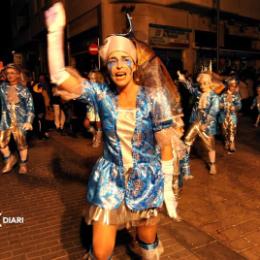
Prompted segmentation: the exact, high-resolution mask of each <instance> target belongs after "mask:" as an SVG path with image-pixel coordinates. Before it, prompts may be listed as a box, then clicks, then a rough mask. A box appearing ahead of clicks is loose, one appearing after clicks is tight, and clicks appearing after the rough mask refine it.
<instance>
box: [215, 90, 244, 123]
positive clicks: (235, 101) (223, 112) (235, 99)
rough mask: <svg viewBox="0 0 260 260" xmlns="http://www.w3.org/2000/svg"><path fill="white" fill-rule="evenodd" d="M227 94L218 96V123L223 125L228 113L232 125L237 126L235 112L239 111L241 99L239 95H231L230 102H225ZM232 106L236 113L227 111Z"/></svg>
mask: <svg viewBox="0 0 260 260" xmlns="http://www.w3.org/2000/svg"><path fill="white" fill-rule="evenodd" d="M227 96H228V94H227V93H223V94H222V95H221V96H220V111H219V123H221V124H222V123H223V122H224V121H225V118H226V117H227V115H228V114H229V113H230V118H231V120H232V122H233V124H234V125H235V126H236V125H237V114H236V112H237V111H239V110H240V109H241V98H240V95H239V94H238V93H237V94H233V95H232V101H231V102H230V101H228V100H227ZM230 106H234V107H235V109H236V111H229V107H230Z"/></svg>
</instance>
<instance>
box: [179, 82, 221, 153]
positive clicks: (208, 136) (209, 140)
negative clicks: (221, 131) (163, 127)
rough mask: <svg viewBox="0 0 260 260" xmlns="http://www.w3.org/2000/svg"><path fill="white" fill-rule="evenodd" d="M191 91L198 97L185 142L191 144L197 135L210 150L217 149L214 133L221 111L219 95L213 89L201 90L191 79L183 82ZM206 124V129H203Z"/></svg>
mask: <svg viewBox="0 0 260 260" xmlns="http://www.w3.org/2000/svg"><path fill="white" fill-rule="evenodd" d="M182 83H184V86H185V87H186V88H187V89H188V90H189V92H190V93H191V94H192V95H193V96H194V97H196V99H197V101H196V104H195V105H194V107H193V110H192V114H191V118H190V123H191V126H190V128H189V130H188V132H187V134H186V136H185V144H186V145H188V146H191V145H192V144H193V142H194V140H195V138H196V137H197V135H198V136H199V137H200V138H201V140H202V141H203V143H204V144H205V146H206V148H207V149H208V150H209V151H213V150H215V142H214V135H216V133H217V114H218V112H219V97H218V95H217V94H216V93H215V92H214V91H213V90H210V91H207V92H203V93H202V92H201V91H199V89H198V88H194V87H193V86H192V84H191V82H189V81H185V82H182ZM201 126H205V127H206V128H205V130H204V131H202V130H201Z"/></svg>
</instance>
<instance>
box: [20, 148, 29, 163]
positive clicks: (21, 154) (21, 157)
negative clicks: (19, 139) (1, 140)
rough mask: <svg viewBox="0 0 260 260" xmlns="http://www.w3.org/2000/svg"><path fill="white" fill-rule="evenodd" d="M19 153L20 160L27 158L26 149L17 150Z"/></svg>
mask: <svg viewBox="0 0 260 260" xmlns="http://www.w3.org/2000/svg"><path fill="white" fill-rule="evenodd" d="M19 154H20V159H21V161H22V162H24V161H26V160H27V155H28V149H23V150H20V151H19Z"/></svg>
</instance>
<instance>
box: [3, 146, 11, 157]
mask: <svg viewBox="0 0 260 260" xmlns="http://www.w3.org/2000/svg"><path fill="white" fill-rule="evenodd" d="M1 153H2V155H3V156H4V158H7V157H8V156H9V155H10V154H11V152H10V149H9V147H8V146H6V147H5V148H1Z"/></svg>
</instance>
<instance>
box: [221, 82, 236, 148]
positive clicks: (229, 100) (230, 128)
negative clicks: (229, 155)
mask: <svg viewBox="0 0 260 260" xmlns="http://www.w3.org/2000/svg"><path fill="white" fill-rule="evenodd" d="M227 87H228V89H227V91H226V92H224V93H223V94H222V95H221V96H220V104H219V108H220V112H219V122H220V124H221V128H222V132H223V136H224V140H225V149H226V150H228V151H229V152H235V150H236V147H235V136H236V129H237V112H238V111H239V110H240V109H241V100H240V95H239V93H238V87H237V80H236V79H235V78H230V79H228V81H227Z"/></svg>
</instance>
